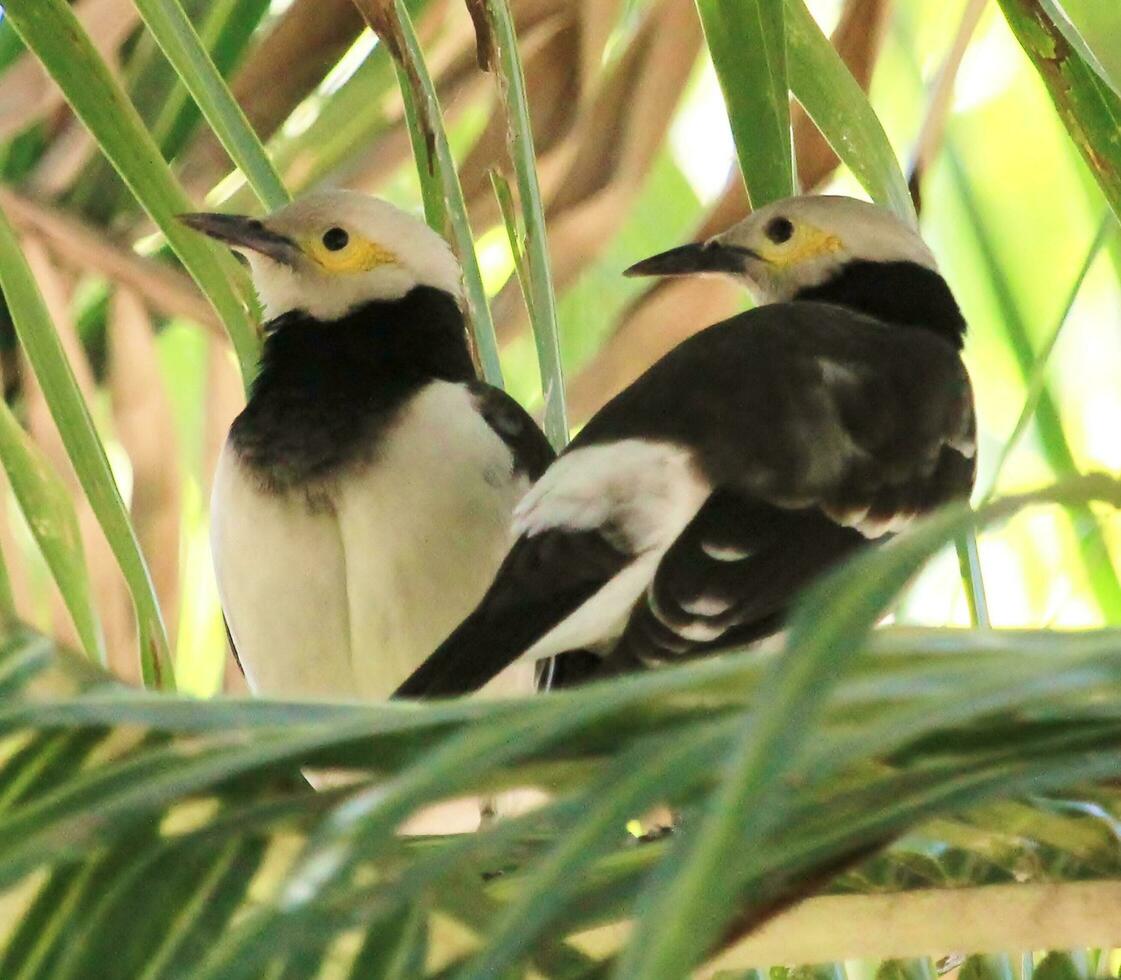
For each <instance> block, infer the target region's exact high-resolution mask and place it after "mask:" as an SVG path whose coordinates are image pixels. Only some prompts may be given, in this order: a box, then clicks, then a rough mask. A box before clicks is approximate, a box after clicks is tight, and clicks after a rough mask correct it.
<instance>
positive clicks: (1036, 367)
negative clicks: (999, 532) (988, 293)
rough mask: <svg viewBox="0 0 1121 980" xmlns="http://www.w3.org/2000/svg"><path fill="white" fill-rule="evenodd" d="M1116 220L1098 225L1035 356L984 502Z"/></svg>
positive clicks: (1018, 436)
mask: <svg viewBox="0 0 1121 980" xmlns="http://www.w3.org/2000/svg"><path fill="white" fill-rule="evenodd" d="M1116 227H1117V226H1116V219H1115V218H1114V217H1113V216H1112V215H1111V214H1108V213H1107V214H1106V215H1105V216H1104V217H1103V218H1102V223H1101V224H1100V225H1099V226H1098V230H1097V232H1096V233H1095V235H1094V240H1093V241H1092V242H1091V243H1090V248H1089V249H1088V250H1087V252H1086V258H1085V259H1083V260H1082V266H1081V268H1079V270H1078V272H1077V273H1076V274H1075V277H1074V282H1073V283H1071V287H1070V292H1069V293H1068V294H1067V300H1066V302H1065V303H1064V304H1063V308H1062V310H1061V311H1060V313H1059V316H1058V317H1057V319H1056V321H1055V326H1054V327H1053V328H1052V329H1051V334H1050V336H1049V337H1048V338H1047V339H1046V340H1045V341H1044V342H1043V346H1042V347H1041V348H1040V349H1039V352H1038V353H1037V354H1036V355H1035V362H1034V363H1033V365H1032V369H1031V375H1030V376H1029V377H1028V380H1027V393H1026V394H1025V396H1024V404H1023V407H1022V408H1021V409H1020V414H1019V417H1018V418H1017V419H1016V424H1015V425H1013V426H1012V431H1011V432H1010V433H1009V434H1008V438H1007V439H1005V440H1004V444H1003V445H1002V446H1001V447H1000V455H999V456H998V457H997V461H996V464H995V465H994V466H993V468H992V471H991V473H990V475H989V481H988V485H987V487H986V489H985V492H984V493H983V494H982V495H981V500H982V501H987V500H990V499H992V496H993V494H994V493H995V492H996V487H997V483H998V482H999V481H1000V474H1001V471H1002V470H1003V469H1004V465H1005V464H1006V463H1007V462H1008V458H1009V456H1011V455H1012V453H1013V451H1014V450H1015V448H1016V446H1017V444H1018V443H1019V441H1020V439H1021V438H1022V437H1023V435H1024V433H1025V432H1026V431H1027V428H1028V424H1029V423H1030V422H1031V420H1032V418H1034V416H1035V412H1036V409H1037V408H1038V407H1039V400H1040V398H1041V397H1042V396H1043V392H1044V389H1045V387H1046V385H1047V369H1048V365H1049V364H1050V361H1051V354H1052V352H1053V351H1054V350H1055V345H1056V344H1057V343H1058V342H1059V337H1060V335H1061V334H1062V332H1063V327H1065V326H1066V324H1067V321H1068V320H1069V319H1070V313H1071V310H1073V309H1074V303H1075V300H1077V299H1078V294H1079V293H1080V292H1081V291H1082V285H1083V283H1085V281H1086V277H1087V276H1088V275H1089V274H1090V269H1091V267H1092V266H1093V264H1094V260H1095V259H1097V257H1098V253H1099V252H1100V251H1101V250H1102V247H1103V246H1104V245H1105V243H1106V241H1107V239H1108V237H1109V233H1110V232H1111V231H1114V230H1115V229H1116Z"/></svg>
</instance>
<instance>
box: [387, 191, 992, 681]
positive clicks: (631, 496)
mask: <svg viewBox="0 0 1121 980" xmlns="http://www.w3.org/2000/svg"><path fill="white" fill-rule="evenodd" d="M628 273H629V274H631V275H662V276H665V275H697V274H722V275H731V276H734V277H736V278H737V279H739V280H741V281H743V282H744V283H745V284H746V285H747V286H748V287H749V288H750V289H751V290H752V292H753V293H754V294H755V296H756V298H757V299H758V301H759V302H760V303H761V304H762V305H760V306H758V307H756V308H755V309H752V310H750V311H748V312H746V313H742V314H740V315H738V316H735V317H732V318H731V319H729V320H725V321H723V322H722V323H719V324H716V325H715V326H711V327H708V328H707V329H705V330H702V331H701V332H700V333H698V334H696V335H694V336H693V337H691V338H689V339H688V340H686V341H684V342H683V343H682V344H680V345H679V346H678V347H676V348H675V349H674V350H672V351H671V352H670V353H669V354H667V355H666V356H665V357H663V358H662V359H661V360H660V361H658V362H657V363H656V364H655V365H654V366H653V367H651V368H650V369H649V370H648V371H646V373H645V374H643V375H642V376H641V377H640V378H639V379H638V380H637V381H636V382H635V383H634V384H632V385H631V386H630V387H629V388H627V389H626V390H624V391H623V392H622V393H620V394H619V395H617V396H616V397H615V398H613V399H612V400H611V401H610V402H608V403H607V405H605V406H604V407H603V408H602V409H601V410H600V411H599V412H598V413H597V414H596V415H595V416H594V417H593V418H592V419H591V421H589V422H588V424H587V425H586V426H585V428H584V429H583V430H582V431H581V432H580V433H579V435H578V436H577V437H576V438H575V439H574V440H573V441H572V443H571V445H570V446H569V447H568V448H567V449H566V450H565V452H564V453H563V454H562V455H561V456H560V457H559V458H558V459H557V461H556V462H555V463H553V464H552V465H551V466H550V467H549V469H548V470H547V471H546V473H545V475H544V476H543V477H542V478H541V479H540V480H539V481H538V482H537V483H536V485H535V486H534V488H533V489H532V490H531V491H530V492H529V493H528V494H527V495H526V497H525V498H523V500H522V501H521V503H520V504H519V505H518V507H517V509H516V511H515V518H514V532H515V534H516V536H517V540H516V542H515V544H514V545H513V547H512V549H511V551H510V553H509V554H508V555H507V557H506V559H505V561H504V562H503V564H502V567H501V569H500V570H499V572H498V575H497V577H496V579H495V581H494V584H493V585H492V586H491V588H490V589H489V590H488V592H487V595H486V597H485V598H484V599H483V601H482V602H481V603H480V605H479V607H478V608H477V609H476V610H475V612H473V613H472V614H471V615H470V616H469V617H468V618H467V619H466V620H465V621H464V622H463V623H462V624H461V625H460V626H459V627H458V628H457V629H456V631H455V632H454V633H453V634H452V635H451V636H450V637H449V638H448V639H447V640H446V641H445V642H444V643H443V644H442V645H441V646H440V647H439V649H437V650H436V651H435V653H434V654H433V655H432V656H431V657H430V658H429V659H428V660H427V661H426V662H425V664H424V665H423V666H422V667H421V668H420V669H419V670H418V671H417V672H416V673H414V674H413V676H412V677H411V678H410V679H409V680H408V682H406V683H405V684H404V685H402V687H401V688H400V690H399V691H398V696H402V697H444V696H451V695H456V694H460V693H464V692H466V691H470V690H473V689H475V688H477V687H479V686H481V685H482V684H484V683H486V681H487V680H488V679H489V678H490V677H492V676H494V675H495V674H496V673H497V672H498V671H499V670H501V669H503V668H504V667H506V666H507V665H508V664H510V663H512V662H517V661H519V660H522V659H529V660H533V659H536V658H542V657H550V656H554V655H556V654H560V653H563V652H564V651H568V650H572V649H592V650H595V651H597V652H599V653H601V654H602V655H604V656H605V658H606V662H605V663H604V664H602V665H601V667H600V668H599V670H600V672H606V673H610V672H618V671H623V670H629V669H635V668H638V667H641V666H647V665H651V664H654V663H659V662H665V661H667V660H674V659H678V658H681V657H684V656H689V655H695V654H699V653H703V652H707V651H711V650H714V649H720V648H727V647H729V646H735V645H743V644H745V643H748V642H750V641H752V640H755V639H758V638H759V637H761V636H764V635H767V634H769V633H772V632H774V631H776V630H777V629H779V628H781V625H782V621H783V617H784V614H785V613H786V611H787V609H788V608H789V605H790V602H791V600H792V598H793V597H794V596H795V595H796V593H797V592H798V591H799V589H801V588H802V587H804V586H805V585H806V584H808V583H809V582H810V581H811V580H812V579H814V578H815V577H816V576H818V575H819V574H820V573H821V572H822V571H824V570H825V569H827V568H829V567H830V566H832V565H833V564H835V563H836V562H837V561H838V560H839V559H841V558H843V557H844V556H846V555H848V554H850V553H851V552H852V551H853V550H854V549H856V548H858V547H861V546H862V545H864V544H865V543H866V542H868V541H875V540H879V539H883V538H884V537H885V536H887V535H890V534H892V533H893V532H896V531H899V530H901V529H902V528H904V527H905V526H906V525H907V524H908V523H909V522H910V521H911V520H913V519H914V518H915V517H916V516H917V515H920V514H922V513H924V512H926V511H929V510H931V509H932V508H934V507H937V506H938V505H939V504H942V503H944V502H946V501H949V500H951V499H954V498H960V497H964V496H967V495H968V493H969V491H970V488H971V487H972V484H973V477H974V470H975V459H974V456H975V423H974V416H973V399H972V393H971V389H970V383H969V378H968V375H967V374H966V370H965V367H964V365H963V364H962V361H961V357H960V352H961V347H962V342H963V336H964V332H965V327H966V324H965V321H964V319H963V318H962V315H961V312H960V310H959V308H958V305H957V303H956V302H955V300H954V297H953V295H952V293H951V292H950V289H949V287H948V286H947V284H946V282H945V280H944V279H943V278H942V276H941V275H940V274H939V273H938V269H937V265H936V263H935V260H934V257H933V255H932V254H931V252H930V250H929V249H928V248H927V246H926V245H925V244H924V243H923V241H922V239H921V238H920V237H919V235H918V233H917V232H916V231H915V230H913V229H912V228H911V227H910V226H908V225H907V224H905V223H904V222H902V221H901V220H899V219H897V218H896V217H894V216H893V215H891V214H890V213H889V212H887V211H885V210H883V209H880V208H878V207H875V206H873V205H871V204H867V203H864V202H861V201H857V200H855V199H852V198H846V197H827V196H820V197H796V198H790V199H788V200H784V201H779V202H776V203H774V204H771V205H769V206H767V207H764V208H761V209H759V210H758V211H756V212H754V213H753V214H751V215H750V216H749V217H748V218H746V219H745V220H744V221H742V222H740V223H739V224H737V225H735V226H733V227H732V228H730V229H729V230H728V231H726V232H724V233H723V234H720V235H718V236H716V237H715V238H713V239H711V240H710V241H708V242H704V243H701V244H694V245H685V246H683V247H680V248H676V249H673V250H671V251H669V252H665V253H662V254H660V255H657V256H654V257H653V258H650V259H647V260H646V261H644V262H640V263H638V264H637V265H635V266H633V267H632V268H631V269H629V270H628Z"/></svg>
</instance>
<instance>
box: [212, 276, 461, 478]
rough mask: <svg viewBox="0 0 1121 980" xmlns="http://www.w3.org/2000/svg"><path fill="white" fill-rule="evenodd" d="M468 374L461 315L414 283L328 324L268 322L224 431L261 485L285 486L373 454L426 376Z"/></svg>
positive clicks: (299, 315) (297, 314)
mask: <svg viewBox="0 0 1121 980" xmlns="http://www.w3.org/2000/svg"><path fill="white" fill-rule="evenodd" d="M474 378H475V369H474V365H473V363H472V361H471V355H470V351H469V348H468V345H467V330H466V324H465V323H464V319H463V314H462V313H461V312H460V309H459V306H458V305H457V303H456V301H455V299H454V298H453V297H452V296H451V295H449V294H448V293H446V292H444V291H443V290H439V289H434V288H432V287H429V286H418V287H416V288H415V289H413V290H412V291H411V292H409V293H408V294H407V295H406V296H404V297H402V298H401V299H397V300H378V301H374V302H371V303H366V304H365V305H363V306H360V307H357V308H356V309H354V310H352V311H351V312H350V313H348V314H347V315H346V316H344V317H342V318H341V319H338V320H334V321H331V322H324V321H321V320H317V319H315V318H314V317H311V316H309V315H308V314H307V313H304V312H302V311H299V310H296V311H293V312H291V313H285V314H284V315H283V316H281V317H278V318H277V319H275V320H273V321H272V322H271V323H270V324H269V327H268V336H267V338H266V340H265V345H264V350H263V352H262V355H261V365H260V371H259V373H258V375H257V378H256V380H255V381H254V383H253V388H252V391H251V393H250V397H249V404H248V405H247V406H246V407H245V410H244V411H243V412H242V413H241V414H240V415H239V416H238V417H237V419H236V420H235V421H234V424H233V428H232V429H231V432H230V436H231V440H232V442H233V445H234V448H235V449H236V450H237V452H238V454H239V456H240V457H241V459H242V461H243V462H245V463H246V464H247V465H249V466H250V467H251V468H252V469H253V470H254V471H256V473H257V475H258V477H259V478H260V479H261V481H262V483H263V484H265V485H266V486H269V487H271V488H273V489H285V488H288V487H291V486H293V485H297V484H300V483H303V482H306V481H309V480H315V479H319V478H322V477H324V476H327V475H328V474H330V473H331V472H332V471H333V470H335V469H336V468H337V467H339V466H340V465H342V464H344V463H347V462H349V461H351V460H352V459H353V458H354V457H356V456H357V455H369V454H370V453H372V452H373V451H374V449H375V448H376V445H377V441H378V435H379V433H380V432H381V431H382V430H383V429H384V427H385V426H386V424H388V423H389V422H391V420H392V419H393V417H394V416H395V414H396V412H397V411H398V410H399V409H400V408H401V407H403V406H404V405H405V404H406V402H408V400H409V399H410V398H411V397H412V395H414V394H415V393H416V392H417V391H419V390H420V389H421V388H423V387H424V386H425V385H426V384H428V383H429V382H431V381H437V380H442V381H452V382H457V381H472V380H474Z"/></svg>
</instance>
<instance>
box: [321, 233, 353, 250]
mask: <svg viewBox="0 0 1121 980" xmlns="http://www.w3.org/2000/svg"><path fill="white" fill-rule="evenodd" d="M349 241H350V235H348V234H347V233H346V232H345V231H343V229H342V228H328V229H327V230H326V231H325V232H324V233H323V247H324V248H326V249H327V250H328V251H331V252H337V251H338V250H339V249H340V248H346V243H347V242H349Z"/></svg>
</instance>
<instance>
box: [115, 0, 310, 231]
mask: <svg viewBox="0 0 1121 980" xmlns="http://www.w3.org/2000/svg"><path fill="white" fill-rule="evenodd" d="M136 9H137V10H139V11H140V16H141V17H143V18H144V23H145V24H147V25H148V29H149V30H150V31H151V32H152V34H153V35H155V38H156V40H157V41H158V42H159V44H160V47H161V48H162V49H163V52H164V54H165V55H167V58H168V60H169V61H170V62H171V64H172V65H173V66H174V67H175V70H176V71H177V72H178V73H179V77H180V79H182V81H183V82H184V84H186V86H187V89H188V90H189V91H190V93H191V95H192V96H193V97H194V100H195V103H196V104H197V105H198V107H199V109H200V110H201V111H202V114H203V115H204V116H205V117H206V121H207V122H208V123H210V126H211V128H212V129H213V130H214V133H215V135H216V136H217V137H218V139H219V140H220V141H221V143H222V146H224V147H225V149H226V152H227V153H229V155H230V158H231V159H232V160H233V161H234V163H235V164H236V165H237V166H238V167H239V168H240V170H241V172H242V173H243V174H244V175H245V179H246V180H247V181H248V182H249V186H250V187H252V188H253V189H254V191H256V193H257V197H258V198H260V201H261V203H262V204H263V205H264V207H265V210H266V211H274V210H276V209H277V208H280V207H283V206H284V205H285V204H287V203H288V202H289V201H290V200H291V197H290V195H289V194H288V191H287V189H286V188H285V186H284V182H283V181H282V180H281V179H280V175H279V174H278V173H277V172H276V169H275V168H274V167H273V165H272V161H271V160H270V159H269V157H268V154H266V153H265V149H264V147H263V146H261V142H260V140H258V139H257V134H256V133H254V132H253V128H252V127H251V126H250V125H249V121H248V120H247V119H246V118H245V113H243V112H242V111H241V107H240V106H239V105H238V104H237V102H236V101H235V99H234V97H233V96H232V95H231V94H230V90H229V89H228V88H227V87H226V83H225V82H224V81H223V80H222V76H221V74H219V72H218V69H217V68H215V66H214V62H213V61H211V60H210V55H209V54H208V53H207V50H206V48H205V47H204V46H203V44H202V42H201V41H200V40H199V36H198V34H197V33H196V32H195V29H194V27H193V26H192V24H191V22H190V20H188V18H187V15H186V14H185V13H184V12H183V8H182V7H181V6H180V5H179V0H136Z"/></svg>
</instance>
